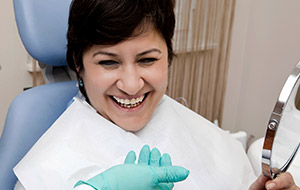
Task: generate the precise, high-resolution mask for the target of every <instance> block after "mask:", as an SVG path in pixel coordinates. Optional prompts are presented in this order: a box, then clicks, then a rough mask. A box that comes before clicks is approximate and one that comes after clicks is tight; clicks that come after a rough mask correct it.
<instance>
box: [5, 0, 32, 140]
mask: <svg viewBox="0 0 300 190" xmlns="http://www.w3.org/2000/svg"><path fill="white" fill-rule="evenodd" d="M0 24H1V27H0V42H1V43H0V65H1V67H2V69H1V71H0V134H1V132H2V129H3V126H4V122H5V117H6V113H7V110H8V107H9V105H10V103H11V101H12V100H13V98H14V97H15V96H16V95H17V94H19V93H20V92H22V91H23V88H24V87H30V86H31V85H32V79H31V75H30V74H29V73H28V72H27V71H26V60H27V53H26V51H25V49H24V48H23V45H22V43H21V40H20V37H19V36H18V33H17V28H16V22H15V18H14V12H13V1H12V0H8V1H0ZM16 119H17V118H16Z"/></svg>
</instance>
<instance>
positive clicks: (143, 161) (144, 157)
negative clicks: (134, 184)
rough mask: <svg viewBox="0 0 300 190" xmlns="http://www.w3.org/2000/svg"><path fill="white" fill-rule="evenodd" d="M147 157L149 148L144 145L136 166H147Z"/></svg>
mask: <svg viewBox="0 0 300 190" xmlns="http://www.w3.org/2000/svg"><path fill="white" fill-rule="evenodd" d="M149 157H150V147H149V146H148V145H144V146H143V148H142V150H141V152H140V155H139V161H138V164H143V165H149Z"/></svg>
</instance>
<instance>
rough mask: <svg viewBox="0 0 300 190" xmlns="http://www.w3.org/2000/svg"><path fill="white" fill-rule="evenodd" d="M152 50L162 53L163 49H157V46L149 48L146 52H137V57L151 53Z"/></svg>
mask: <svg viewBox="0 0 300 190" xmlns="http://www.w3.org/2000/svg"><path fill="white" fill-rule="evenodd" d="M151 52H158V53H160V54H161V51H160V50H159V49H157V48H152V49H149V50H147V51H144V52H142V53H139V54H137V55H136V56H137V57H139V56H143V55H145V54H148V53H151Z"/></svg>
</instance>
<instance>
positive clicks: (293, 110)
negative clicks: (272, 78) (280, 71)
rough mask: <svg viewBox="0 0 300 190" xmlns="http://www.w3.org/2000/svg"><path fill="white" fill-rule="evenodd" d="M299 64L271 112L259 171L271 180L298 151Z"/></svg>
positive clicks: (299, 121)
mask: <svg viewBox="0 0 300 190" xmlns="http://www.w3.org/2000/svg"><path fill="white" fill-rule="evenodd" d="M299 78H300V62H298V64H297V65H296V67H295V68H294V70H293V71H292V72H291V74H290V75H289V77H288V79H287V80H286V82H285V84H284V86H283V88H282V90H281V92H280V94H279V97H278V99H277V102H276V104H275V107H274V109H273V112H272V113H271V116H270V119H269V122H268V126H267V131H266V134H265V140H264V145H263V151H262V172H263V174H264V175H265V176H268V177H270V178H271V179H274V178H276V176H277V175H279V174H280V173H282V172H285V171H286V170H287V169H288V167H289V166H290V164H291V163H292V161H293V159H294V158H295V156H296V154H297V151H298V149H299V145H300V143H299V141H300V88H299V84H300V80H299Z"/></svg>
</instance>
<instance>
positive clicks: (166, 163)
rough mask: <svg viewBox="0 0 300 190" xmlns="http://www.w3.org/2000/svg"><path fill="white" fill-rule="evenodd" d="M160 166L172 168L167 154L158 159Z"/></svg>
mask: <svg viewBox="0 0 300 190" xmlns="http://www.w3.org/2000/svg"><path fill="white" fill-rule="evenodd" d="M160 166H172V161H171V157H170V155H169V154H167V153H164V154H163V155H162V157H161V159H160Z"/></svg>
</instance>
